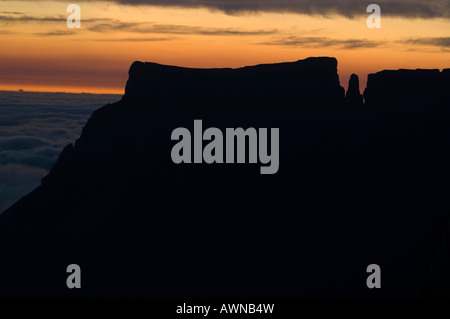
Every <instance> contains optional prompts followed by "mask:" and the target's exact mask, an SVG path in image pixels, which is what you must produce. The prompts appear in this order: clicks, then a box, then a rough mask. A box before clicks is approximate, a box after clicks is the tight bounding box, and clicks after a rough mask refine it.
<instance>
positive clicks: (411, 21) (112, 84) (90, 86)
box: [0, 0, 450, 94]
mask: <svg viewBox="0 0 450 319" xmlns="http://www.w3.org/2000/svg"><path fill="white" fill-rule="evenodd" d="M374 2H375V3H377V4H379V5H380V7H381V28H374V29H370V28H368V26H367V23H366V21H367V18H368V16H369V15H370V13H367V12H366V9H367V6H368V5H369V4H371V3H372V2H370V1H369V2H365V1H361V0H341V1H334V0H315V1H313V0H279V1H273V0H116V1H89V2H88V1H76V0H75V1H74V2H72V3H76V4H78V5H79V6H80V8H81V28H72V29H70V28H68V26H67V23H66V20H67V18H68V17H69V15H70V14H71V13H68V12H66V9H67V6H68V5H69V4H70V2H67V1H58V0H55V1H3V0H0V48H1V49H0V90H19V89H23V90H26V91H44V92H56V91H59V92H60V91H64V92H91V93H117V94H123V92H124V88H125V83H126V80H127V78H128V69H129V67H130V65H131V64H132V62H133V61H136V60H139V61H149V62H157V63H162V64H169V65H177V66H184V67H200V68H210V67H233V68H234V67H242V66H246V65H255V64H260V63H275V62H287V61H296V60H300V59H304V58H307V57H310V56H333V57H336V58H337V59H338V61H339V65H338V72H339V75H340V80H341V85H342V86H344V87H347V84H348V80H349V78H350V75H351V74H352V73H356V74H358V75H359V76H360V81H361V83H360V87H361V89H364V87H365V85H366V81H367V74H368V73H375V72H378V71H381V70H384V69H399V68H409V69H416V68H437V69H443V68H450V1H448V0H429V1H426V2H424V1H421V0H374Z"/></svg>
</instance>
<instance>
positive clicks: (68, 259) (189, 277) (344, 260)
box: [0, 58, 450, 298]
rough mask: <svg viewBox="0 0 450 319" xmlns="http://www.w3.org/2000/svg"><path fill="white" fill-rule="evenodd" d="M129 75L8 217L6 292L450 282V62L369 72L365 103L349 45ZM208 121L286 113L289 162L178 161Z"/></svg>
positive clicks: (235, 292)
mask: <svg viewBox="0 0 450 319" xmlns="http://www.w3.org/2000/svg"><path fill="white" fill-rule="evenodd" d="M129 75H130V76H129V80H128V82H127V86H126V92H125V95H124V96H123V98H122V100H121V101H119V102H117V103H114V104H108V105H105V106H104V107H102V108H100V109H99V110H97V111H95V112H94V113H93V115H92V116H91V118H90V119H89V120H88V122H87V124H86V126H85V127H84V129H83V132H82V134H81V136H80V138H79V139H78V140H77V141H76V143H75V145H72V144H70V145H68V146H67V147H65V148H64V150H63V151H62V153H61V155H60V157H59V159H58V161H57V162H56V163H55V165H54V167H53V169H52V170H51V172H50V173H49V174H48V176H46V177H45V178H44V179H43V180H42V185H41V186H39V187H38V188H36V189H35V190H34V191H33V192H31V193H30V194H28V195H27V196H25V197H23V198H22V199H21V200H20V201H18V202H17V203H16V204H14V205H13V206H12V207H11V208H10V209H8V210H7V211H6V212H5V213H3V214H2V215H0V282H1V286H0V297H43V298H45V297H53V298H70V297H86V298H95V297H102V298H108V297H125V298H133V297H134V298H147V297H148V298H167V297H171V298H220V297H233V298H239V297H252V298H270V297H278V298H280V297H284V298H299V297H358V298H359V297H436V296H441V297H442V296H449V288H448V287H450V280H449V275H448V272H447V269H448V268H449V246H448V242H449V241H448V238H449V230H448V228H449V225H448V216H449V209H450V196H449V194H450V166H449V165H448V163H449V162H450V154H449V152H448V141H449V140H450V139H449V138H450V128H449V125H448V123H449V120H450V111H449V109H448V105H450V103H448V102H449V96H448V92H449V86H450V85H449V79H448V70H445V71H443V72H439V71H437V72H436V71H404V70H401V71H389V72H388V71H383V72H381V73H377V74H375V75H370V76H369V83H368V87H367V89H366V92H365V94H364V97H365V100H366V104H364V105H363V104H362V97H361V94H360V92H359V89H358V81H359V80H358V78H357V76H356V75H355V76H352V78H351V80H350V85H349V92H347V95H345V94H344V89H343V88H342V87H341V86H340V83H339V77H338V74H337V61H336V59H334V58H309V59H306V60H302V61H298V62H293V63H282V64H272V65H258V66H253V67H245V68H240V69H207V70H201V69H187V68H179V67H172V66H163V65H159V64H155V63H142V62H135V63H133V65H132V66H131V68H130V72H129ZM399 79H403V80H404V81H403V80H402V81H400V80H399ZM410 106H412V107H410ZM195 119H201V120H203V126H204V129H206V128H207V127H218V128H220V129H222V131H224V130H225V128H237V127H243V128H248V127H255V128H274V127H276V128H279V129H280V168H279V171H278V172H277V173H276V174H274V175H260V174H259V166H260V165H259V164H211V165H209V164H205V163H203V164H180V165H177V164H174V163H173V162H172V160H171V156H170V154H171V149H172V146H173V145H174V144H175V142H174V141H171V133H172V131H173V130H174V129H175V128H178V127H186V128H188V129H190V130H191V131H192V129H193V122H194V120H195ZM446 229H447V230H446ZM69 264H78V265H80V267H81V269H82V288H81V289H75V290H70V289H68V288H67V287H66V278H67V276H68V274H67V273H66V267H67V266H68V265H69ZM370 264H378V265H380V266H381V269H382V288H381V289H375V290H370V289H368V288H367V286H366V278H367V276H368V274H367V273H366V268H367V266H368V265H370Z"/></svg>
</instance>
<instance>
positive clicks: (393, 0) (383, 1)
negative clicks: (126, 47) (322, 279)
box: [113, 0, 450, 18]
mask: <svg viewBox="0 0 450 319" xmlns="http://www.w3.org/2000/svg"><path fill="white" fill-rule="evenodd" d="M113 2H116V3H119V4H126V5H157V6H176V7H189V8H209V9H212V10H220V11H223V12H226V13H228V14H240V13H245V12H261V11H266V12H295V13H302V14H308V15H322V16H327V15H331V14H338V15H341V16H345V17H349V18H352V17H355V16H359V15H366V9H367V6H368V5H369V4H371V3H372V2H364V1H360V0H339V1H336V0H314V1H312V0H277V1H273V0H207V1H206V0H114V1H113ZM375 3H377V4H378V5H380V6H381V10H382V13H383V14H384V15H386V16H397V17H407V18H438V17H441V18H450V1H448V0H428V1H423V0H377V1H375Z"/></svg>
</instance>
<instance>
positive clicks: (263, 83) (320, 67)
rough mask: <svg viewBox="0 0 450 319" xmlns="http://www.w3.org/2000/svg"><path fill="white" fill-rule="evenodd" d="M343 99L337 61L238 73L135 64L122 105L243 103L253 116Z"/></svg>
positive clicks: (224, 106) (222, 106) (313, 60)
mask: <svg viewBox="0 0 450 319" xmlns="http://www.w3.org/2000/svg"><path fill="white" fill-rule="evenodd" d="M344 94H345V93H344V89H343V88H342V87H341V86H340V83H339V76H338V74H337V60H336V59H334V58H325V57H324V58H308V59H306V60H300V61H297V62H290V63H278V64H264V65H257V66H251V67H244V68H239V69H190V68H180V67H174V66H166V65H160V64H156V63H148V62H147V63H142V62H134V63H133V64H132V66H131V68H130V71H129V79H128V82H127V85H126V89H125V99H126V100H127V99H131V100H132V99H141V98H148V99H152V100H153V99H162V100H164V101H166V102H177V100H179V102H183V101H185V102H188V103H189V101H191V100H192V101H195V103H196V104H210V105H208V106H207V107H208V108H213V109H214V110H220V109H225V110H227V111H229V110H230V105H234V104H236V102H237V101H239V100H241V101H240V103H239V104H241V105H240V109H241V110H242V111H249V110H251V109H252V110H254V111H256V112H257V111H258V110H261V109H265V108H271V107H286V108H289V107H292V108H298V107H301V106H303V105H330V104H333V105H336V104H338V103H342V102H343V99H344ZM242 99H248V101H243V100H242ZM244 102H248V103H246V104H245V103H244ZM211 104H213V105H211ZM274 104H276V106H275V105H274ZM179 107H180V108H182V106H179ZM235 111H240V110H239V109H237V110H235Z"/></svg>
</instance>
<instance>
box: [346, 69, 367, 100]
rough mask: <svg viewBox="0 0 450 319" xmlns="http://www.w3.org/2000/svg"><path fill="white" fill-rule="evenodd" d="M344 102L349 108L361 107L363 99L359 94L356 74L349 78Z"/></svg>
mask: <svg viewBox="0 0 450 319" xmlns="http://www.w3.org/2000/svg"><path fill="white" fill-rule="evenodd" d="M345 100H346V102H347V104H348V105H350V106H362V104H363V97H362V95H361V93H360V92H359V77H358V76H357V75H356V74H352V75H351V76H350V80H349V81H348V90H347V94H346V96H345Z"/></svg>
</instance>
